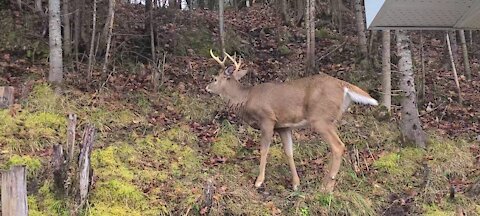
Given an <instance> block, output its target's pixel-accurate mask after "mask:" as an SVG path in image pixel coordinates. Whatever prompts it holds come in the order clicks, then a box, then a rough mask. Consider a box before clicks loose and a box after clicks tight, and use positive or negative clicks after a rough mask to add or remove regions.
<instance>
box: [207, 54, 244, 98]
mask: <svg viewBox="0 0 480 216" xmlns="http://www.w3.org/2000/svg"><path fill="white" fill-rule="evenodd" d="M210 55H211V56H212V58H213V59H215V61H217V62H218V64H220V67H221V69H220V70H219V72H218V75H216V76H214V79H213V81H212V82H211V83H210V84H208V85H207V88H206V90H207V92H210V93H213V94H217V95H220V94H222V93H224V92H226V91H228V90H229V88H232V87H233V86H235V85H236V84H238V80H240V79H241V78H242V77H243V76H245V74H246V73H247V70H240V66H241V64H242V59H241V58H239V60H238V62H237V61H236V60H235V56H234V57H232V56H230V55H229V54H228V53H225V57H224V58H223V61H221V60H220V58H219V57H217V56H215V55H214V54H213V52H212V50H210ZM227 58H228V59H230V60H231V61H232V62H233V64H234V65H231V66H228V67H226V66H225V60H227Z"/></svg>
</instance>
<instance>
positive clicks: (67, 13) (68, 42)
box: [62, 0, 72, 58]
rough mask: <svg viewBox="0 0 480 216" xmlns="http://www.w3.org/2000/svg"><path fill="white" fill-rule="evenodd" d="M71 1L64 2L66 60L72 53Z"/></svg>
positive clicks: (64, 48)
mask: <svg viewBox="0 0 480 216" xmlns="http://www.w3.org/2000/svg"><path fill="white" fill-rule="evenodd" d="M69 1H70V0H63V8H62V9H63V39H64V44H63V45H64V47H63V51H64V53H65V58H68V57H69V56H70V54H71V52H72V37H71V36H70V35H71V30H70V5H69V4H70V3H69Z"/></svg>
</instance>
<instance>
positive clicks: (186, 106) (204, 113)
mask: <svg viewBox="0 0 480 216" xmlns="http://www.w3.org/2000/svg"><path fill="white" fill-rule="evenodd" d="M171 96H172V98H173V100H174V101H173V105H174V106H175V107H176V110H180V111H181V112H182V114H183V116H184V117H185V119H187V120H193V121H197V122H203V121H206V120H208V119H210V118H211V116H212V113H213V112H214V110H213V108H214V107H213V106H211V105H210V104H208V102H207V101H205V100H201V99H199V98H196V97H191V96H188V95H184V94H179V93H172V95H171Z"/></svg>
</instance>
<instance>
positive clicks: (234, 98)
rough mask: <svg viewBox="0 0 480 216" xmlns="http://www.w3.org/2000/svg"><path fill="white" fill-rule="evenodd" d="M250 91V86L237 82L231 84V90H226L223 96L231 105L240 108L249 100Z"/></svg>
mask: <svg viewBox="0 0 480 216" xmlns="http://www.w3.org/2000/svg"><path fill="white" fill-rule="evenodd" d="M249 91H250V88H249V87H246V86H243V85H242V84H240V83H238V82H235V83H234V84H233V85H231V86H230V88H229V90H228V91H227V92H225V94H224V95H223V98H224V99H226V100H227V102H228V106H229V107H231V108H233V109H238V108H240V107H242V106H243V104H244V103H245V102H246V101H247V97H248V93H249Z"/></svg>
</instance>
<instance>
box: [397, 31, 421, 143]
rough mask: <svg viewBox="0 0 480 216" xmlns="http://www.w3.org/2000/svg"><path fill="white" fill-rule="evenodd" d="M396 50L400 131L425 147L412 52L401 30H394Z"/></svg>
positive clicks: (408, 40)
mask: <svg viewBox="0 0 480 216" xmlns="http://www.w3.org/2000/svg"><path fill="white" fill-rule="evenodd" d="M396 36H397V52H398V56H399V57H400V59H399V61H398V70H399V73H400V89H401V90H402V92H403V93H402V98H401V102H400V103H401V105H402V110H401V114H402V121H401V127H400V128H401V131H402V134H403V136H404V138H405V139H406V140H408V141H411V142H414V143H415V144H416V145H417V146H418V147H420V148H425V147H426V146H425V142H426V135H425V132H424V131H423V129H422V125H421V122H420V117H419V114H418V108H417V93H416V91H415V80H414V76H413V64H412V53H411V51H410V47H409V46H410V44H411V43H410V38H409V36H408V35H407V33H406V32H405V31H403V30H397V31H396Z"/></svg>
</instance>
